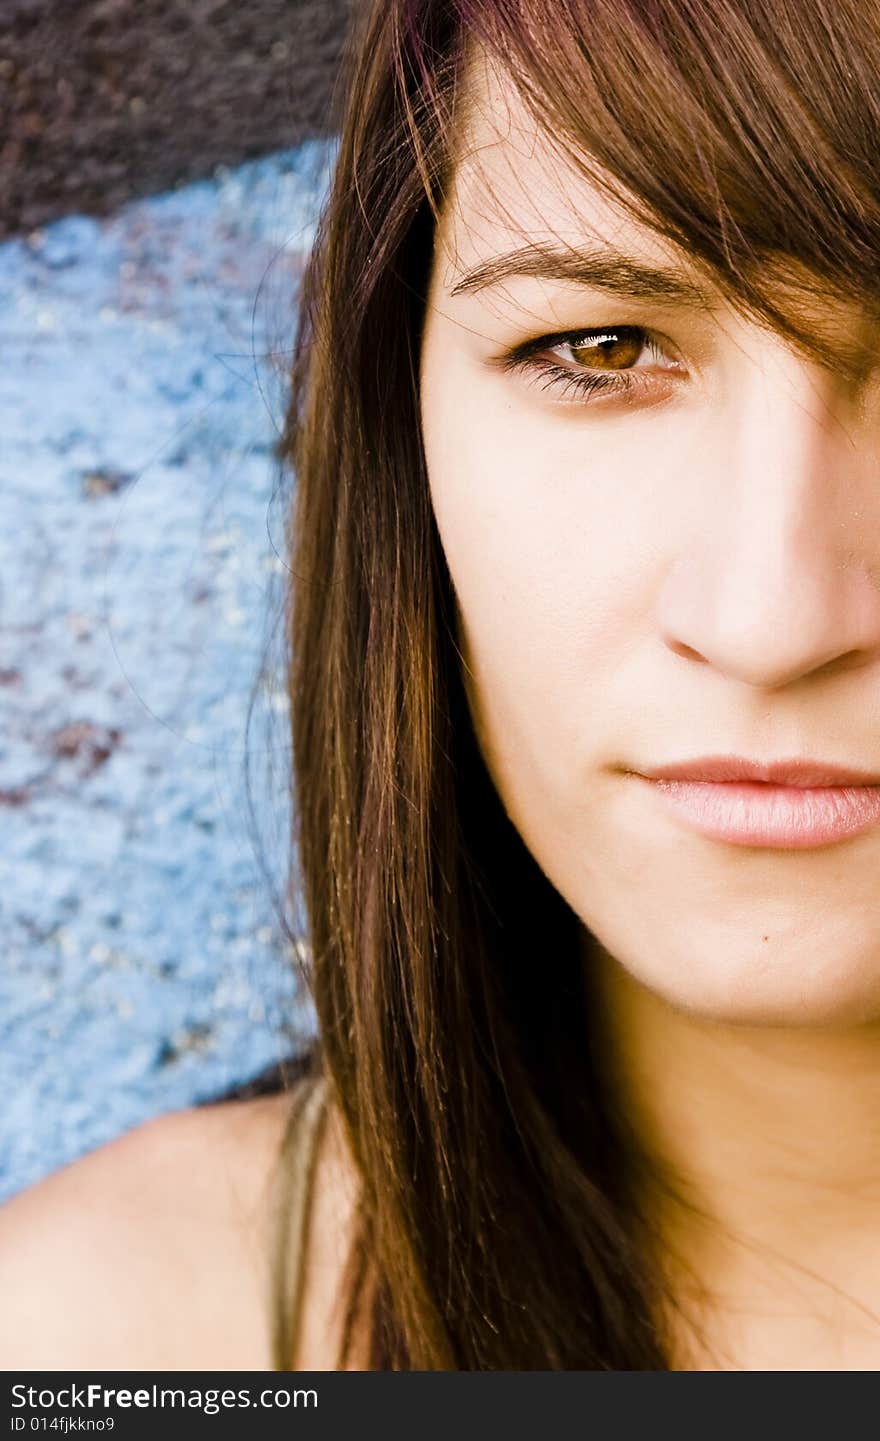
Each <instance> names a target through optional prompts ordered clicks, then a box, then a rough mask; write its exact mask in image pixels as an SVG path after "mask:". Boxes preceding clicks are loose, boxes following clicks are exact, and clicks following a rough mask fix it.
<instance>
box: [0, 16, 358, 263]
mask: <svg viewBox="0 0 880 1441" xmlns="http://www.w3.org/2000/svg"><path fill="white" fill-rule="evenodd" d="M355 3H357V0H0V235H9V234H12V233H14V232H16V231H20V230H30V229H32V228H34V227H35V226H38V225H41V224H44V223H45V222H46V221H47V220H50V219H52V218H53V217H55V216H57V215H60V214H64V213H66V212H70V211H75V210H76V211H86V212H88V213H90V214H103V213H106V212H108V211H112V210H114V209H116V208H117V207H118V206H119V205H120V204H121V203H122V202H123V201H125V200H128V199H130V198H133V197H135V196H139V195H144V194H147V193H149V192H151V191H155V190H161V189H166V188H170V187H171V186H173V185H175V184H177V183H178V182H181V181H185V180H192V179H195V178H197V177H199V176H201V175H205V174H208V173H209V172H210V171H211V170H212V169H213V168H214V166H215V165H217V164H220V163H227V164H234V163H236V162H238V161H240V160H245V159H248V158H250V157H252V156H255V155H259V154H263V153H266V152H267V151H271V150H275V149H282V148H285V147H287V146H289V145H295V144H297V143H298V142H299V141H300V140H302V139H305V138H306V137H307V136H310V135H317V134H324V133H327V132H328V130H331V129H332V128H333V124H334V119H335V115H334V112H333V111H332V109H331V102H332V94H333V86H334V80H335V78H336V74H337V67H338V64H339V59H340V54H341V50H342V46H343V44H344V39H345V35H346V30H347V25H348V20H349V15H350V12H351V8H352V6H353V4H355Z"/></svg>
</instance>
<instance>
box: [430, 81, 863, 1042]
mask: <svg viewBox="0 0 880 1441" xmlns="http://www.w3.org/2000/svg"><path fill="white" fill-rule="evenodd" d="M475 98H476V99H477V102H478V103H477V105H476V106H475V108H474V113H473V116H472V119H471V120H470V122H469V125H470V129H469V133H468V135H467V137H466V138H465V143H464V145H463V147H462V149H463V159H462V161H461V163H460V166H459V169H458V172H457V177H456V184H455V188H454V191H453V193H452V195H451V196H450V198H449V203H448V204H447V208H446V210H445V213H444V217H443V223H442V225H441V227H440V229H439V232H438V237H437V248H436V253H435V261H434V267H433V273H432V280H431V290H430V295H429V303H428V312H427V320H426V329H425V333H424V341H423V353H422V373H421V384H422V419H423V427H424V439H425V447H426V454H427V462H428V470H429V479H430V487H431V495H432V500H433V505H434V510H435V514H436V519H437V525H438V527H439V532H440V536H441V539H442V543H443V547H444V550H445V554H446V558H447V562H448V565H449V569H450V573H451V576H452V581H453V584H454V588H455V592H456V596H457V602H458V607H459V624H460V640H461V644H462V651H463V654H464V658H465V663H466V678H467V684H468V690H469V696H470V701H471V706H472V710H473V714H474V720H475V724H476V728H477V733H478V736H479V738H480V743H481V746H482V749H483V753H484V755H485V758H486V762H487V765H488V767H489V770H490V773H491V775H492V778H493V781H494V783H495V785H496V787H497V789H498V791H499V794H500V796H501V798H502V801H503V803H504V805H505V807H506V809H507V812H508V814H509V816H510V817H511V819H512V821H513V822H514V824H515V825H516V826H517V828H518V830H519V831H520V833H521V835H522V837H523V839H524V841H525V842H526V844H527V845H528V847H529V849H530V850H531V852H532V854H533V855H534V857H535V859H536V860H537V862H538V864H539V865H540V866H541V868H542V869H543V871H544V872H545V873H546V875H547V876H548V878H549V879H550V881H551V882H552V883H553V884H554V886H555V887H556V888H557V890H558V891H559V892H560V893H561V894H562V895H563V896H564V897H565V899H566V900H567V901H568V903H569V904H570V905H571V906H572V907H573V909H574V910H575V911H576V913H577V914H578V915H579V916H580V917H581V918H582V920H583V921H584V923H585V925H586V926H587V927H588V928H589V931H591V932H592V933H593V934H594V935H595V936H596V937H597V938H598V940H599V942H600V943H601V945H602V946H603V947H604V948H605V949H606V950H607V951H608V952H610V953H611V955H613V956H614V957H616V958H617V960H618V961H619V962H620V963H621V964H622V965H623V966H624V967H625V968H626V970H627V971H628V972H629V973H630V974H631V975H632V976H633V977H635V978H636V980H638V981H640V982H641V983H643V984H644V985H645V986H647V987H649V988H650V989H651V990H652V991H654V992H656V993H658V994H660V995H663V996H665V997H666V998H667V999H668V1000H669V1001H671V1002H672V1003H673V1004H675V1005H677V1006H680V1007H682V1008H685V1009H687V1010H688V1011H691V1012H693V1013H695V1014H698V1015H701V1016H703V1017H706V1018H715V1019H719V1020H731V1021H733V1020H739V1021H751V1022H757V1023H764V1024H779V1025H785V1026H792V1025H806V1024H826V1025H828V1024H832V1023H845V1022H847V1023H848V1022H853V1021H856V1020H858V1021H864V1020H869V1019H876V1018H878V1017H880V824H875V825H873V826H871V827H870V828H868V829H867V830H864V831H863V832H861V833H860V834H857V835H851V836H849V838H846V839H843V840H839V841H836V842H835V843H824V844H819V845H815V844H813V845H810V846H806V847H792V846H784V845H783V846H779V845H777V846H775V847H771V846H768V845H766V844H759V843H756V842H754V841H753V842H751V843H747V844H743V843H741V842H739V843H738V842H735V841H731V840H728V839H716V838H713V837H710V836H707V835H706V834H704V833H702V832H701V831H700V830H699V829H697V828H695V826H694V825H693V824H692V823H691V822H690V821H688V820H684V819H681V818H680V817H678V816H677V815H675V814H673V813H672V811H671V809H670V807H669V805H668V803H667V800H666V799H665V798H664V796H663V795H662V794H661V791H660V789H659V788H658V787H657V785H656V784H655V783H653V782H651V781H649V780H646V779H644V778H643V777H642V776H641V775H639V774H632V772H637V773H638V772H643V771H645V770H647V769H652V768H656V767H659V766H662V765H665V764H669V763H671V762H676V761H684V760H692V759H694V758H697V757H701V756H706V755H708V754H713V755H718V754H726V755H730V754H736V755H739V756H744V757H747V758H749V759H752V760H760V761H774V760H779V759H791V758H795V757H799V758H813V759H818V760H821V761H826V762H837V763H839V764H842V765H846V766H850V767H855V768H862V769H866V770H868V771H871V772H874V773H876V774H878V775H880V714H878V712H880V380H878V370H877V369H875V368H872V366H878V365H880V339H878V336H877V335H876V333H875V334H874V335H873V336H872V335H871V334H870V332H869V329H868V326H867V323H866V321H865V318H864V317H863V316H859V315H857V314H855V313H854V312H846V313H844V312H843V311H841V310H840V309H839V308H838V309H834V308H833V307H832V306H831V302H830V301H829V306H828V307H826V308H825V309H824V311H823V313H822V315H821V317H820V319H821V323H822V324H823V325H825V326H831V327H833V330H834V333H835V334H837V335H838V336H840V337H841V339H842V338H843V337H844V335H845V336H846V338H847V340H848V343H849V344H850V345H851V346H863V347H864V355H865V364H864V367H863V376H864V380H863V384H862V385H861V386H860V387H858V388H857V387H856V386H855V385H853V384H846V383H844V381H843V380H842V379H841V377H840V376H836V375H835V374H833V373H830V372H828V371H825V370H824V369H822V368H820V367H819V366H818V365H814V364H811V363H810V362H809V361H807V360H804V359H803V358H801V357H799V356H797V355H796V354H795V353H794V352H793V351H792V350H790V349H789V348H787V347H786V345H785V344H784V342H783V341H782V340H781V339H780V338H779V337H778V336H776V335H775V334H773V333H770V332H768V331H766V330H763V329H760V328H758V326H757V325H753V324H752V323H750V322H748V321H747V320H745V319H743V318H742V317H738V316H736V315H735V314H734V312H733V311H731V310H730V309H728V308H724V307H722V306H721V305H720V304H718V303H716V302H715V301H713V300H712V299H711V297H710V300H709V304H708V306H707V305H705V304H704V305H702V306H701V305H700V303H699V299H700V297H699V296H690V295H689V294H688V289H687V287H688V285H689V284H693V282H694V280H695V275H694V271H693V269H692V268H689V267H688V266H687V264H686V258H684V257H682V256H681V255H680V254H678V255H676V253H675V252H674V251H673V249H672V247H670V246H668V245H667V244H666V243H665V242H663V241H661V240H660V239H659V238H658V237H657V236H656V235H654V234H653V233H652V232H650V231H649V230H647V229H645V228H643V227H641V226H639V225H637V224H636V222H634V221H633V220H632V219H630V218H628V217H627V216H626V215H625V214H624V213H623V212H622V211H620V210H617V209H616V208H614V207H612V205H611V204H610V202H609V201H608V200H607V199H603V198H602V195H601V193H600V192H599V191H598V189H594V188H593V187H592V186H590V185H589V184H588V183H587V182H585V180H584V179H583V178H582V177H581V176H579V175H578V173H577V172H576V171H574V170H573V169H572V170H568V169H567V168H566V167H565V166H564V165H563V163H562V162H561V161H560V160H559V159H558V158H556V159H554V157H553V156H552V155H551V153H550V151H549V149H548V148H547V146H546V144H545V143H544V142H543V141H542V139H541V137H540V136H539V135H538V134H537V133H536V131H535V128H534V126H533V125H532V124H531V123H530V122H529V120H528V119H527V118H526V114H525V112H524V110H523V109H522V108H521V107H520V106H519V105H518V103H517V102H516V100H515V99H514V98H513V95H512V93H511V92H510V91H505V90H504V89H503V87H502V85H501V84H500V82H499V81H497V80H494V79H492V78H491V77H489V76H488V75H487V76H486V78H485V80H484V81H483V82H481V90H480V93H479V94H477V95H476V96H475ZM560 241H562V242H564V243H565V245H568V246H570V252H569V254H570V257H572V258H573V257H575V256H576V255H577V256H580V257H581V259H582V262H583V271H584V274H583V276H582V278H581V282H579V281H578V280H577V278H576V277H572V276H569V277H568V278H564V277H563V276H562V275H561V274H559V275H550V274H548V276H547V277H546V278H540V277H539V276H537V275H536V274H535V273H534V272H535V271H536V269H539V268H540V269H544V270H547V271H548V272H549V271H550V270H552V266H553V263H554V262H553V261H551V260H548V259H547V256H546V255H545V254H543V252H542V249H541V248H542V247H546V248H547V249H549V248H551V247H552V248H554V249H555V250H558V249H559V245H560ZM612 249H613V250H614V251H615V252H622V253H623V254H624V255H625V256H626V257H628V258H629V260H630V262H632V263H633V264H637V265H638V266H640V267H645V266H648V267H652V268H656V267H657V266H661V267H663V268H664V270H665V271H670V270H671V271H672V272H673V275H672V276H670V275H667V276H666V279H665V281H664V282H662V283H661V284H660V285H659V286H658V287H656V289H657V292H658V293H657V294H650V293H649V291H648V289H646V288H639V286H640V279H641V278H643V277H640V276H637V275H636V272H635V271H634V270H632V269H631V270H630V271H629V278H627V273H626V271H624V272H623V273H622V279H621V275H620V274H617V275H615V273H614V272H613V269H612V267H611V266H610V264H609V262H610V260H611V258H612ZM513 251H519V252H520V255H519V257H518V258H517V259H515V260H513V261H511V262H510V263H508V261H507V260H505V261H504V262H503V265H502V262H501V258H502V257H505V256H509V255H510V253H511V252H513ZM590 257H592V260H593V262H594V264H593V271H592V273H591V274H589V275H588V274H587V271H588V269H589V259H590ZM596 261H598V262H599V263H600V264H601V265H602V266H603V267H604V269H603V271H602V273H599V270H598V268H597V265H596V264H595V262H596ZM557 264H558V263H557ZM493 267H494V269H493ZM502 270H503V272H504V273H503V275H502ZM527 271H528V272H531V273H519V272H527ZM513 272H518V273H513ZM612 283H613V284H615V285H622V287H623V289H622V292H621V293H616V292H615V291H612V290H611V289H610V288H608V287H609V286H610V285H611V284H612ZM637 295H638V296H640V297H641V298H636V296H637ZM624 326H625V327H630V328H631V329H629V330H624V331H621V327H624ZM603 327H604V328H605V330H604V331H603ZM586 330H590V331H591V332H593V334H592V335H590V336H587V337H584V336H583V334H581V335H580V336H578V334H577V332H578V331H580V332H584V331H586ZM566 332H567V333H569V340H568V341H562V342H560V340H559V336H560V333H566ZM572 333H573V335H574V342H577V341H579V342H580V343H579V344H576V343H574V342H573V341H572V338H571V337H572ZM603 334H604V335H605V337H606V338H605V339H604V340H603V339H602V336H603ZM536 340H537V341H539V342H540V343H539V344H537V345H535V346H534V347H532V350H531V353H530V355H524V354H522V353H521V354H520V356H519V359H520V360H521V364H519V365H517V366H514V365H513V363H512V359H511V358H512V357H513V356H514V355H515V352H516V351H517V349H518V348H520V351H521V352H522V348H523V347H524V346H525V345H526V343H531V342H533V341H536ZM872 344H873V347H874V352H873V359H872V358H871V346H872ZM505 357H506V358H507V359H508V361H510V362H511V363H509V364H507V365H506V366H505V365H504V364H502V360H503V359H504V358H505ZM599 374H601V375H602V376H603V377H604V379H605V381H606V382H608V386H607V388H606V389H604V390H602V389H598V390H596V391H594V393H592V394H590V393H588V391H587V390H586V389H585V387H586V386H587V385H588V384H589V383H590V380H591V378H595V377H596V376H597V375H599ZM615 377H617V379H615ZM627 379H628V380H629V383H630V385H631V389H630V390H629V391H624V390H623V389H622V386H623V384H624V383H626V381H627ZM617 383H619V384H620V387H621V388H620V389H619V390H617V391H615V390H613V389H612V388H611V387H612V386H613V385H615V384H617Z"/></svg>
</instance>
